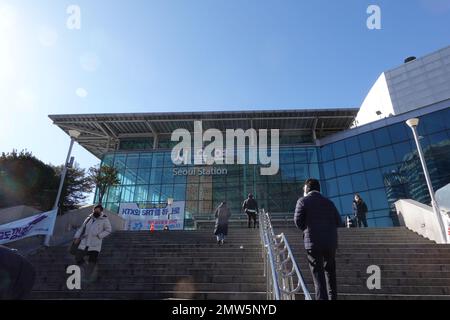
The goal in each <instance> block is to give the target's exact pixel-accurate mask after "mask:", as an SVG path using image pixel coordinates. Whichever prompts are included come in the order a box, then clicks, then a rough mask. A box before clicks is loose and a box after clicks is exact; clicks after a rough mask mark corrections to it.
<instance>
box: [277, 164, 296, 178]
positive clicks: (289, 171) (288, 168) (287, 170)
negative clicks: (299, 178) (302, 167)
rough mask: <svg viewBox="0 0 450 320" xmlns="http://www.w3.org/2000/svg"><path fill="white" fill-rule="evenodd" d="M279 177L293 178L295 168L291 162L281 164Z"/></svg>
mask: <svg viewBox="0 0 450 320" xmlns="http://www.w3.org/2000/svg"><path fill="white" fill-rule="evenodd" d="M280 169H281V178H282V180H284V181H292V180H295V169H294V165H293V164H284V165H283V164H282V165H281V168H280Z"/></svg>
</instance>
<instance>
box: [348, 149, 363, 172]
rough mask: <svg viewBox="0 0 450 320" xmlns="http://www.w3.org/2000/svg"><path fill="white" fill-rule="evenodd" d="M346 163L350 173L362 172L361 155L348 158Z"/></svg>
mask: <svg viewBox="0 0 450 320" xmlns="http://www.w3.org/2000/svg"><path fill="white" fill-rule="evenodd" d="M348 163H349V167H350V172H351V173H355V172H360V171H363V170H364V165H363V160H362V156H361V154H355V155H354V156H350V157H349V158H348Z"/></svg>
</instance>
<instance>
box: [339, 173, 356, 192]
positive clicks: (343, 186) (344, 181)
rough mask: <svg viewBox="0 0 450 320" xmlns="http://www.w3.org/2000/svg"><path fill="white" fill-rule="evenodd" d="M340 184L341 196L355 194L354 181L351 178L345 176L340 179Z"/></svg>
mask: <svg viewBox="0 0 450 320" xmlns="http://www.w3.org/2000/svg"><path fill="white" fill-rule="evenodd" d="M338 184H339V192H340V194H341V195H343V194H347V193H353V188H352V180H351V178H350V176H344V177H340V178H338Z"/></svg>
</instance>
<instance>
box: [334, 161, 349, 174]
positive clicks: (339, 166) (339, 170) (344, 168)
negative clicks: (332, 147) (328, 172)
mask: <svg viewBox="0 0 450 320" xmlns="http://www.w3.org/2000/svg"><path fill="white" fill-rule="evenodd" d="M335 166H336V175H337V176H343V175H346V174H348V173H349V166H348V162H347V158H341V159H338V160H336V161H335Z"/></svg>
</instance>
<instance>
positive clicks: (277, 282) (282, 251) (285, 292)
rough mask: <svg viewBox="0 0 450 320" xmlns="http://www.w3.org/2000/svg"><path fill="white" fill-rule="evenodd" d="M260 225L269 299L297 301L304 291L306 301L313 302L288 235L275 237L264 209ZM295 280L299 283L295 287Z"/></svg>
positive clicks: (282, 234)
mask: <svg viewBox="0 0 450 320" xmlns="http://www.w3.org/2000/svg"><path fill="white" fill-rule="evenodd" d="M259 223H260V236H261V244H262V246H263V258H264V275H265V276H266V279H267V290H266V293H267V299H269V300H295V295H296V294H297V293H300V291H302V292H303V294H304V296H305V300H312V298H311V294H310V293H309V290H308V287H307V285H306V283H305V280H304V277H303V274H302V272H301V270H300V268H299V267H298V265H297V262H296V261H295V258H294V254H293V253H292V250H291V247H290V245H289V242H288V240H287V237H286V235H285V234H284V233H281V234H279V235H275V233H274V230H273V227H272V222H271V220H270V216H269V213H268V212H266V211H265V210H264V209H262V210H261V211H260V212H259ZM290 265H291V266H290ZM269 273H270V274H269ZM295 278H297V282H296V285H295V286H294V281H295Z"/></svg>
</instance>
